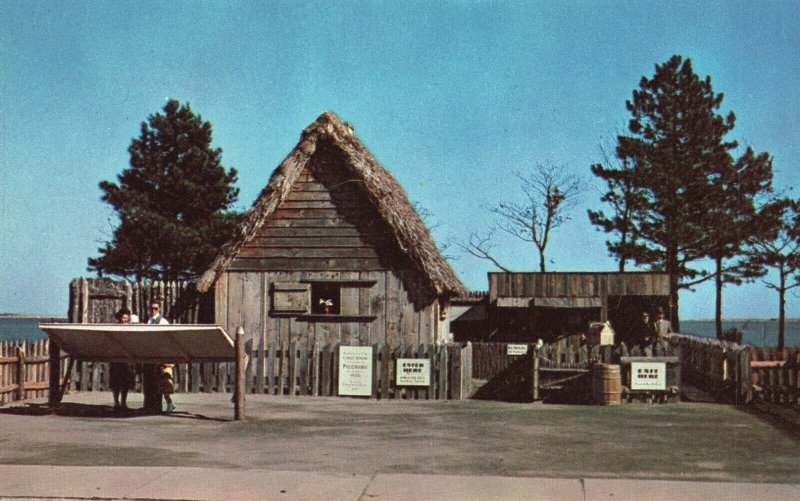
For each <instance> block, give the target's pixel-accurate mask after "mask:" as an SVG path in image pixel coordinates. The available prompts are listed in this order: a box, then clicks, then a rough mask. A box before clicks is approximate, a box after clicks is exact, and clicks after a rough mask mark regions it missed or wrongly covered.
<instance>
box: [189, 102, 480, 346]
mask: <svg viewBox="0 0 800 501" xmlns="http://www.w3.org/2000/svg"><path fill="white" fill-rule="evenodd" d="M211 288H213V290H214V297H215V314H214V315H215V322H216V323H218V324H220V325H223V326H225V327H226V328H227V330H228V332H233V330H234V329H235V328H236V326H239V325H241V326H243V327H244V329H245V333H246V336H247V337H248V338H249V342H250V343H252V344H256V345H258V344H261V345H264V344H263V343H269V342H283V343H286V342H301V343H307V344H315V343H316V344H320V345H324V344H328V343H342V344H345V345H371V344H375V343H385V344H387V345H389V346H393V347H394V346H399V345H401V344H403V345H405V346H411V345H414V346H418V345H419V344H423V343H424V344H432V343H438V342H441V341H442V340H443V339H445V336H446V335H447V333H448V332H449V325H448V320H447V314H446V311H447V308H448V306H449V301H450V298H451V297H453V296H457V295H462V294H464V293H466V290H465V288H464V286H463V285H462V283H461V281H460V280H459V279H458V277H457V276H456V274H455V273H454V272H453V270H452V269H451V268H450V266H449V265H448V263H447V262H446V261H445V259H444V257H443V256H442V255H441V253H440V252H439V250H438V248H437V246H436V244H435V243H434V241H433V239H432V237H431V235H430V232H429V231H428V229H427V228H426V226H425V224H424V223H423V222H422V220H421V219H420V217H419V215H418V214H417V212H416V211H415V209H414V208H413V206H412V205H411V204H410V203H409V201H408V198H407V197H406V195H405V193H404V191H403V189H402V188H401V187H400V185H399V184H398V183H397V181H396V180H395V179H394V178H393V177H392V176H391V174H390V173H389V172H388V171H387V170H386V169H385V168H384V167H383V166H381V165H380V164H379V163H378V162H377V161H376V160H375V158H374V157H373V156H372V154H371V153H370V152H369V151H368V150H367V149H366V148H365V147H364V145H363V144H362V143H361V142H360V141H359V139H358V138H357V137H356V136H355V134H354V131H353V129H352V128H351V127H350V126H349V125H348V124H346V123H344V122H342V121H341V120H339V118H338V117H336V116H335V115H334V114H332V113H328V112H326V113H323V114H322V115H320V117H319V118H318V119H317V120H316V121H314V122H313V123H312V124H311V125H309V126H308V127H307V128H306V129H305V130H304V131H303V133H302V135H301V138H300V142H299V143H298V144H297V146H296V147H295V148H294V149H293V150H292V151H291V152H290V153H289V155H288V156H287V157H286V158H285V160H284V161H283V162H282V163H281V164H280V165H279V166H278V168H277V169H276V170H275V171H274V172H273V174H272V176H271V178H270V180H269V184H268V185H267V186H266V187H265V188H264V189H263V190H262V192H261V194H260V195H259V197H258V199H257V200H256V201H255V203H254V204H253V207H252V208H251V210H250V212H249V213H248V214H247V215H246V216H245V218H244V220H243V222H242V223H241V225H240V226H239V228H238V229H237V232H236V235H235V237H234V238H233V239H232V240H231V241H230V242H228V243H227V244H226V245H224V246H223V248H222V249H221V251H220V254H219V256H218V257H217V258H216V260H215V261H214V262H213V263H212V265H211V267H210V268H209V270H207V271H206V272H205V273H204V274H203V275H202V276H201V278H200V280H199V282H198V289H199V290H200V291H201V292H205V291H208V290H210V289H211Z"/></svg>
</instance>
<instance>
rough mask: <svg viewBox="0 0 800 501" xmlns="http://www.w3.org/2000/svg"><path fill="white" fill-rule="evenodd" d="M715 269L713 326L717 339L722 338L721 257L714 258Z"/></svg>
mask: <svg viewBox="0 0 800 501" xmlns="http://www.w3.org/2000/svg"><path fill="white" fill-rule="evenodd" d="M716 262H717V269H716V271H715V272H714V285H716V289H717V290H716V293H717V294H716V296H717V297H716V304H715V308H714V327H715V328H716V332H717V339H722V286H723V283H722V258H720V257H718V258H716Z"/></svg>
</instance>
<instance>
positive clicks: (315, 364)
mask: <svg viewBox="0 0 800 501" xmlns="http://www.w3.org/2000/svg"><path fill="white" fill-rule="evenodd" d="M320 356H321V355H320V350H319V345H318V344H316V343H314V345H313V348H312V352H311V395H312V396H315V397H316V396H319V394H320V392H319V377H320Z"/></svg>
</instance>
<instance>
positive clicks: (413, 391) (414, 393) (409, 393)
mask: <svg viewBox="0 0 800 501" xmlns="http://www.w3.org/2000/svg"><path fill="white" fill-rule="evenodd" d="M402 357H403V358H417V357H416V353H415V351H414V346H413V345H409V346H407V347H406V349H405V352H403V354H402ZM418 392H419V390H417V387H416V386H409V387H406V389H405V398H407V399H409V400H418V399H419V393H418Z"/></svg>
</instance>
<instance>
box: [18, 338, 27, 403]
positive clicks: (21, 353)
mask: <svg viewBox="0 0 800 501" xmlns="http://www.w3.org/2000/svg"><path fill="white" fill-rule="evenodd" d="M17 400H25V348H23V347H22V346H17Z"/></svg>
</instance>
